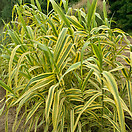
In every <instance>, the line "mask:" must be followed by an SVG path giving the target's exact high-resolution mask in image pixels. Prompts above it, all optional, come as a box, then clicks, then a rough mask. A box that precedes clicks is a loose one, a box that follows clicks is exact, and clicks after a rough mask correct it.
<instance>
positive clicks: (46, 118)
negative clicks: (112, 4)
mask: <svg viewBox="0 0 132 132" xmlns="http://www.w3.org/2000/svg"><path fill="white" fill-rule="evenodd" d="M36 2H37V6H35V4H34V0H32V1H31V5H30V6H28V5H26V4H24V5H22V4H21V5H15V6H14V9H13V16H15V17H13V18H12V22H11V23H8V24H6V25H5V27H6V32H5V36H6V35H7V34H8V35H9V36H10V39H11V40H10V42H8V43H6V45H4V46H3V47H4V48H3V49H2V54H3V56H4V54H5V55H6V59H7V60H8V67H9V68H8V74H7V75H8V80H7V81H5V82H3V81H0V85H1V86H2V87H3V88H4V89H6V96H5V98H6V101H5V104H6V105H4V106H6V108H7V109H9V108H10V107H16V118H15V122H14V125H13V127H12V131H17V128H18V125H19V124H20V122H21V120H25V123H24V125H23V129H24V131H31V130H32V129H34V131H37V129H38V128H39V127H40V126H42V127H43V129H44V131H51V130H52V131H53V132H60V131H64V132H65V131H66V132H67V131H68V132H70V131H71V132H75V131H79V132H81V131H96V132H97V131H119V132H125V131H127V130H130V126H129V125H128V124H127V122H125V118H129V119H130V120H131V119H132V94H131V93H132V85H131V84H132V82H131V81H132V74H131V73H132V45H131V44H130V42H129V40H128V39H127V37H126V36H127V35H128V34H126V33H125V32H123V31H122V30H120V29H117V28H116V29H111V25H110V23H111V22H109V21H108V18H107V12H106V8H105V4H106V2H105V1H103V8H104V9H103V15H104V19H102V18H101V17H100V14H98V13H97V12H96V7H97V0H93V2H92V4H90V2H89V0H88V1H87V12H85V10H83V9H75V11H74V13H75V15H76V16H74V15H73V10H72V9H71V8H68V3H67V1H65V0H62V1H61V2H60V5H58V4H57V3H56V2H55V1H54V0H50V2H51V4H52V6H53V10H52V11H50V12H49V13H48V14H44V13H42V12H41V11H42V9H41V6H40V4H39V3H38V1H37V0H36ZM48 2H49V1H48ZM47 10H48V7H47ZM96 17H98V18H99V19H100V20H101V21H102V25H101V26H98V23H97V22H96ZM123 52H128V53H130V54H129V55H130V56H126V55H124V54H123ZM120 58H121V59H120ZM122 60H123V61H122ZM126 63H127V64H126ZM4 106H3V108H4ZM2 110H3V109H1V113H2ZM21 110H22V112H23V115H22V117H21V119H20V120H18V116H19V113H20V111H21ZM5 112H6V114H8V111H7V110H6V111H5ZM3 113H4V112H3ZM27 126H28V127H27ZM6 127H7V126H6Z"/></svg>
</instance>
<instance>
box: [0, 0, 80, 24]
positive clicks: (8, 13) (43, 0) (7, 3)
mask: <svg viewBox="0 0 132 132" xmlns="http://www.w3.org/2000/svg"><path fill="white" fill-rule="evenodd" d="M20 1H23V3H31V2H30V0H1V1H0V19H3V20H4V21H5V22H9V21H11V18H12V9H13V6H14V5H15V4H16V3H18V2H20ZM38 1H39V3H40V5H41V7H42V11H43V12H45V13H46V10H47V1H48V0H38ZM59 1H60V0H56V2H59ZM77 1H78V0H69V2H72V3H73V2H77ZM50 9H52V8H51V4H50ZM1 24H2V20H0V26H1Z"/></svg>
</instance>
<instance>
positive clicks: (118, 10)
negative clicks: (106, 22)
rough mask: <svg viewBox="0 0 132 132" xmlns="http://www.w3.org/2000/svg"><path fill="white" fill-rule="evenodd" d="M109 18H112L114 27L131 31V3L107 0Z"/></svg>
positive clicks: (123, 0)
mask: <svg viewBox="0 0 132 132" xmlns="http://www.w3.org/2000/svg"><path fill="white" fill-rule="evenodd" d="M109 4H110V11H111V13H110V16H112V15H113V16H114V17H113V20H115V21H116V25H117V26H118V27H119V28H121V29H123V30H125V31H128V30H130V29H131V30H132V1H131V0H109Z"/></svg>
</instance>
